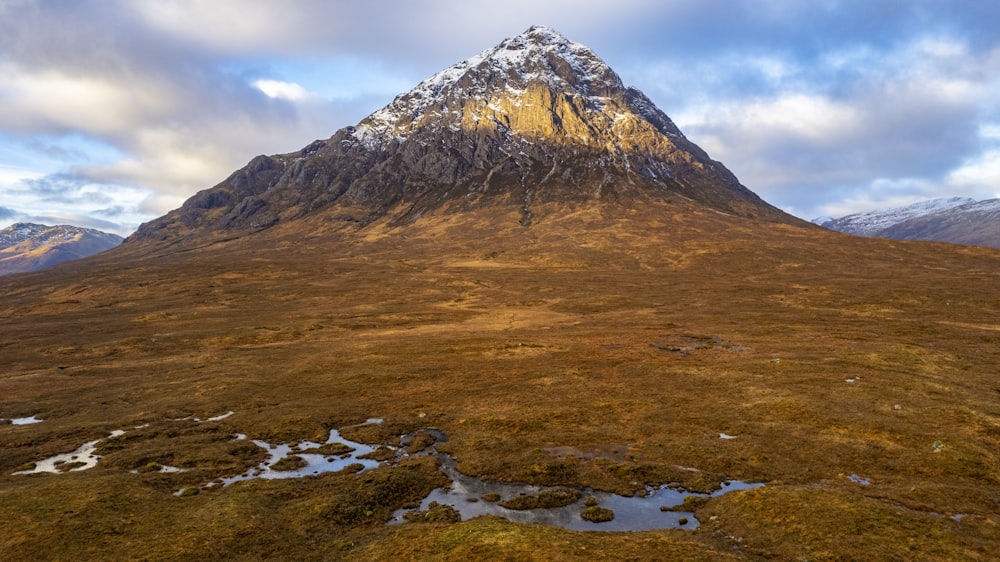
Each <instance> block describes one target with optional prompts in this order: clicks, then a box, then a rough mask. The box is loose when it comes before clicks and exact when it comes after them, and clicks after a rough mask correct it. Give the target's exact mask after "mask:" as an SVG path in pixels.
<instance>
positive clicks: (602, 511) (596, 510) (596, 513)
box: [580, 505, 615, 523]
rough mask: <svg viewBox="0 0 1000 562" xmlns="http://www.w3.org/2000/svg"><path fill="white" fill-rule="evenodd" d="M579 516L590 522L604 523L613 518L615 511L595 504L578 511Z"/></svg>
mask: <svg viewBox="0 0 1000 562" xmlns="http://www.w3.org/2000/svg"><path fill="white" fill-rule="evenodd" d="M580 517H581V518H583V519H584V520H586V521H590V522H591V523H604V522H607V521H611V520H612V519H614V518H615V512H614V511H612V510H610V509H608V508H605V507H600V506H597V505H592V506H590V507H588V508H587V509H584V510H583V511H581V512H580Z"/></svg>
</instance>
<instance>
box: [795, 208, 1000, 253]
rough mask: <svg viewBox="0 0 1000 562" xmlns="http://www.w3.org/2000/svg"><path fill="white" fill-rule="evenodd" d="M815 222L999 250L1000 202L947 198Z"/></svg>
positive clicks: (894, 236) (859, 233) (851, 230)
mask: <svg viewBox="0 0 1000 562" xmlns="http://www.w3.org/2000/svg"><path fill="white" fill-rule="evenodd" d="M813 222H814V223H815V224H818V225H820V226H822V227H824V228H828V229H830V230H836V231H838V232H845V233H847V234H854V235H857V236H868V237H878V238H891V239H894V240H925V241H932V242H950V243H954V244H966V245H975V246H991V247H994V248H1000V199H986V200H983V201H976V200H975V199H972V198H969V197H948V198H939V199H930V200H927V201H920V202H917V203H913V204H911V205H907V206H903V207H893V208H889V209H880V210H875V211H867V212H863V213H854V214H852V215H846V216H843V217H840V218H836V219H834V218H830V217H822V220H821V219H814V220H813Z"/></svg>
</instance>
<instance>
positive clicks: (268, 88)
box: [253, 79, 313, 101]
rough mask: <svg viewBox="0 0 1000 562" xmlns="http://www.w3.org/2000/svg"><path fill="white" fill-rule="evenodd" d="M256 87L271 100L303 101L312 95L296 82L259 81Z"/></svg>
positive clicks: (255, 84)
mask: <svg viewBox="0 0 1000 562" xmlns="http://www.w3.org/2000/svg"><path fill="white" fill-rule="evenodd" d="M253 85H254V87H255V88H257V89H258V90H260V91H262V92H264V95H266V96H267V97H269V98H276V99H286V100H289V101H301V100H304V99H307V98H309V97H310V96H311V95H313V94H310V93H309V92H308V91H307V90H306V89H305V88H303V87H302V86H300V85H298V84H296V83H295V82H282V81H280V80H263V79H262V80H257V81H255V82H254V83H253Z"/></svg>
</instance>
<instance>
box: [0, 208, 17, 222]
mask: <svg viewBox="0 0 1000 562" xmlns="http://www.w3.org/2000/svg"><path fill="white" fill-rule="evenodd" d="M18 214H19V213H18V212H17V211H15V210H14V209H8V208H7V207H0V221H6V220H10V219H13V218H15V217H17V216H18Z"/></svg>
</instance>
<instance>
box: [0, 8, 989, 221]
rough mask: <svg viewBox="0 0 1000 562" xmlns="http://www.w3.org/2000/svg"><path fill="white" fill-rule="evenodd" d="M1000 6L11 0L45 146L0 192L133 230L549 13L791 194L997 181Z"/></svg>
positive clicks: (2, 178) (783, 201)
mask: <svg viewBox="0 0 1000 562" xmlns="http://www.w3.org/2000/svg"><path fill="white" fill-rule="evenodd" d="M997 20H1000V4H998V3H991V2H969V3H962V4H960V5H958V4H947V3H938V2H932V1H916V2H912V3H903V4H901V3H900V2H898V0H865V1H861V0H817V1H816V2H800V1H798V0H773V1H771V2H759V1H752V0H703V1H701V2H686V1H677V0H671V1H661V0H622V1H620V2H615V3H608V2H604V1H580V0H576V1H570V0H559V1H552V2H545V3H539V2H537V1H535V0H509V1H507V2H503V3H486V4H479V3H470V2H466V1H459V0H434V1H431V2H421V3H415V2H410V1H403V0H386V1H383V2H327V1H325V0H298V1H295V2H291V3H287V2H286V3H279V2H273V1H270V0H239V1H236V0H216V1H213V2H204V1H200V0H108V1H106V2H74V1H69V0H16V1H15V0H0V98H2V99H3V100H4V103H3V104H0V137H16V138H17V139H20V140H19V142H21V143H22V145H23V147H27V148H30V150H33V151H34V157H33V159H31V160H32V165H31V167H32V169H31V170H23V171H18V172H16V173H14V172H11V171H10V170H11V169H12V167H17V168H24V167H25V164H22V163H15V162H10V161H4V160H0V162H2V164H3V166H2V167H0V189H5V190H6V189H7V188H5V187H4V186H15V188H17V189H20V191H19V192H18V193H19V195H18V197H21V198H22V199H19V200H18V203H17V205H15V204H14V203H12V202H8V201H5V204H8V205H11V206H13V207H17V208H22V207H23V208H27V207H26V206H25V205H29V202H28V199H27V197H28V195H29V194H28V193H27V191H30V190H31V189H37V191H35V193H36V195H37V199H36V201H35V203H32V204H33V205H38V204H40V203H39V202H48V203H52V204H55V203H57V202H60V201H61V200H60V199H59V197H63V198H64V199H67V200H75V201H77V202H79V201H80V197H81V195H80V193H81V191H80V190H81V189H83V188H82V187H80V186H77V187H75V188H74V187H73V186H72V185H70V184H71V182H72V180H71V178H76V179H78V180H79V181H81V182H82V184H81V185H89V186H92V187H93V186H106V189H105V190H104V192H105V193H109V194H113V195H112V196H113V197H119V196H121V197H124V201H123V202H121V203H120V204H119V202H117V201H116V202H115V204H114V205H104V206H103V207H98V206H96V204H97V202H96V201H94V202H93V203H94V206H93V209H94V210H93V211H92V212H95V213H96V212H98V210H99V209H100V208H104V209H111V210H116V209H120V210H121V211H122V213H119V214H113V213H112V214H113V216H116V217H122V220H123V221H125V222H123V223H122V224H125V223H126V222H128V223H129V224H137V222H139V221H140V220H143V219H142V218H137V217H144V218H145V219H149V218H152V217H153V216H154V215H158V214H162V213H164V212H166V211H167V210H169V209H171V208H174V207H176V206H178V205H179V204H180V203H181V202H182V201H183V200H184V199H185V198H186V197H188V196H190V195H191V194H193V193H194V192H196V191H197V190H199V189H204V188H206V187H210V186H211V185H214V184H215V183H217V182H219V181H221V180H222V179H223V178H225V177H226V176H228V175H229V173H231V172H232V171H233V170H234V169H236V168H238V167H239V166H242V165H243V164H245V163H246V162H247V161H249V160H250V159H251V158H252V157H253V156H255V155H257V154H262V153H266V154H272V153H280V152H288V151H293V150H296V149H297V148H300V147H302V146H305V145H306V144H308V143H309V142H310V141H312V140H313V139H316V138H326V137H328V136H330V135H331V134H332V133H333V132H334V131H335V130H337V129H339V128H340V127H343V126H345V125H350V124H353V123H356V122H357V121H358V120H360V119H361V118H362V117H364V115H366V114H368V113H370V112H371V111H373V110H375V109H377V108H378V107H380V106H382V105H384V104H386V103H388V102H389V101H390V100H391V99H392V98H393V96H394V95H395V94H398V93H401V92H402V91H405V90H406V89H407V88H409V87H410V86H412V85H415V84H416V83H417V82H419V81H420V80H422V79H424V78H426V77H427V76H429V75H430V74H432V73H433V72H436V71H438V70H440V69H442V68H444V67H445V66H448V65H450V64H452V63H454V62H457V61H458V60H461V59H463V58H465V57H468V56H471V55H473V54H475V53H477V52H479V51H481V50H483V49H485V48H488V47H490V46H492V45H494V44H496V43H497V42H499V41H500V40H501V39H503V38H505V37H508V36H510V35H513V34H516V33H519V32H521V31H523V30H524V29H526V28H527V27H528V26H530V25H532V24H536V23H541V24H546V25H551V26H553V27H555V28H556V29H559V30H560V31H562V32H564V33H565V34H567V35H568V36H569V37H571V38H572V39H574V40H577V41H580V42H582V43H584V44H587V45H589V46H591V47H593V48H594V49H595V51H597V53H598V54H599V55H601V56H602V57H604V58H605V60H606V61H607V62H609V63H610V64H611V65H612V66H613V67H614V68H616V69H617V70H618V71H619V72H621V73H622V76H623V78H624V79H625V80H626V82H629V83H631V84H633V85H635V86H637V87H639V88H640V89H642V90H644V91H645V92H646V93H647V94H648V95H649V96H650V97H651V98H652V99H653V100H654V101H655V102H657V104H658V105H660V107H661V108H663V109H664V110H665V111H666V112H667V113H668V114H670V115H671V116H672V117H674V119H675V121H676V122H677V123H678V124H679V125H680V126H681V128H682V129H683V130H684V131H685V133H686V134H687V135H688V136H689V137H690V138H691V139H692V140H694V141H695V142H697V143H699V144H702V145H703V146H704V147H705V148H706V149H708V150H709V152H710V154H712V156H713V157H715V158H717V159H720V160H722V161H723V162H724V163H725V164H726V165H727V166H728V167H730V168H731V169H733V170H734V172H736V173H737V175H738V176H739V177H740V178H741V180H742V181H743V183H745V184H746V185H748V186H749V187H750V188H751V189H754V190H755V191H758V193H760V194H761V195H762V196H764V197H765V199H768V200H769V201H772V202H774V203H777V204H778V205H779V206H782V207H784V208H787V209H792V208H794V209H796V210H798V211H799V212H801V213H806V214H808V213H810V212H813V211H816V212H818V211H819V210H820V209H821V208H824V206H830V205H833V204H834V203H835V202H837V201H854V202H855V204H863V203H864V201H866V199H864V197H868V199H870V200H871V201H878V200H881V199H887V198H890V197H896V196H897V192H898V191H899V190H907V191H906V193H907V194H908V195H907V196H918V195H919V196H922V195H925V194H931V195H933V194H937V193H940V192H941V190H943V189H956V190H958V189H967V190H972V191H970V193H972V192H974V193H984V191H983V190H986V189H988V187H986V186H988V185H989V183H990V182H992V181H994V179H995V178H996V175H995V170H996V160H997V158H996V154H995V153H996V151H997V150H998V147H997V146H996V143H995V142H994V141H990V140H989V139H988V138H987V137H986V136H984V135H983V134H981V131H980V128H981V127H980V123H981V122H983V121H984V120H985V121H988V122H993V123H997V122H1000V107H998V104H997V101H996V100H1000V47H998V43H1000V40H998V34H997V32H996V29H995V24H994V23H993V22H995V21H997ZM3 140H4V139H3V138H0V141H3ZM0 158H4V156H3V152H2V150H0ZM26 161H27V160H26ZM59 174H65V177H62V178H60V177H59ZM25 178H29V179H30V178H34V179H36V180H40V181H39V183H37V184H34V185H33V184H22V183H19V182H20V180H22V179H25ZM43 178H44V181H42V179H43ZM60 182H62V183H60ZM67 182H68V183H67ZM18 186H19V187H18ZM26 188H30V189H26ZM88 189H89V188H88ZM74 190H75V191H74ZM952 194H955V193H952ZM963 194H965V193H963ZM74 198H76V199H74ZM22 203H23V205H22ZM864 204H867V203H864ZM109 213H110V211H109ZM112 214H109V215H108V216H112ZM125 217H128V218H125Z"/></svg>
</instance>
